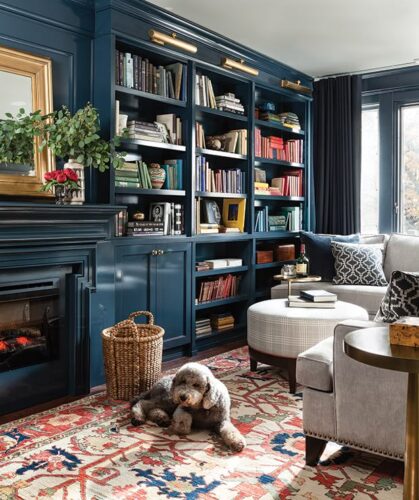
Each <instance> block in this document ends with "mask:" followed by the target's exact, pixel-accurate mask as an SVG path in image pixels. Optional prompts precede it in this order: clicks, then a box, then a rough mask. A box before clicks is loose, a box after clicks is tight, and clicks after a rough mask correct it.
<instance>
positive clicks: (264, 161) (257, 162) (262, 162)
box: [255, 157, 304, 168]
mask: <svg viewBox="0 0 419 500" xmlns="http://www.w3.org/2000/svg"><path fill="white" fill-rule="evenodd" d="M259 165H277V166H278V167H289V168H304V163H295V162H291V161H285V160H270V159H269V158H258V157H256V158H255V166H259Z"/></svg>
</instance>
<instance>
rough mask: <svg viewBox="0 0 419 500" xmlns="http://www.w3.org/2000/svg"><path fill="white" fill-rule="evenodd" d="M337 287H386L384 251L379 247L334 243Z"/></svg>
mask: <svg viewBox="0 0 419 500" xmlns="http://www.w3.org/2000/svg"><path fill="white" fill-rule="evenodd" d="M331 245H332V254H333V257H334V258H335V271H336V276H335V277H334V278H333V283H334V284H335V285H373V286H385V285H387V280H386V277H385V275H384V271H383V250H382V248H381V246H378V245H352V244H350V243H338V242H335V241H332V243H331Z"/></svg>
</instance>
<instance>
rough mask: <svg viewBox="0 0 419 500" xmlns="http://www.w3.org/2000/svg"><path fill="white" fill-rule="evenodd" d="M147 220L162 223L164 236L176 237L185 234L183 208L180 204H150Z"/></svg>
mask: <svg viewBox="0 0 419 500" xmlns="http://www.w3.org/2000/svg"><path fill="white" fill-rule="evenodd" d="M149 220H150V221H151V222H159V223H163V234H164V235H171V236H176V235H181V234H184V233H185V227H184V226H185V221H184V207H183V205H182V204H180V203H169V202H155V203H151V204H150V214H149Z"/></svg>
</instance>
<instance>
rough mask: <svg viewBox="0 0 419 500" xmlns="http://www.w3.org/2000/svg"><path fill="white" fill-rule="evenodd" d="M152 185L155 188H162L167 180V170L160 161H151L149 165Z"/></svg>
mask: <svg viewBox="0 0 419 500" xmlns="http://www.w3.org/2000/svg"><path fill="white" fill-rule="evenodd" d="M148 174H149V175H150V181H151V186H152V187H153V189H160V188H161V187H162V186H163V184H164V181H165V180H166V171H165V170H164V169H163V168H161V167H160V165H159V164H158V163H150V165H149V166H148Z"/></svg>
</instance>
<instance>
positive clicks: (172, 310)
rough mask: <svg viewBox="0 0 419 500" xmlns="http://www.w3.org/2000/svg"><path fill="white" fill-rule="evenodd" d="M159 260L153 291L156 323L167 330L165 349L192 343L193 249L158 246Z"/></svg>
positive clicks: (177, 245)
mask: <svg viewBox="0 0 419 500" xmlns="http://www.w3.org/2000/svg"><path fill="white" fill-rule="evenodd" d="M157 248H158V249H159V250H160V255H158V256H157V257H154V258H155V263H156V286H155V289H153V293H154V294H155V295H154V304H155V305H154V308H153V313H154V314H155V316H156V323H157V324H158V325H160V326H162V327H163V328H164V330H165V335H164V346H165V348H166V349H167V348H172V347H176V346H178V345H184V344H186V343H188V342H190V339H191V328H190V314H191V300H192V299H191V279H192V276H191V245H190V244H187V243H186V244H173V245H170V244H165V245H158V247H157Z"/></svg>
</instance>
